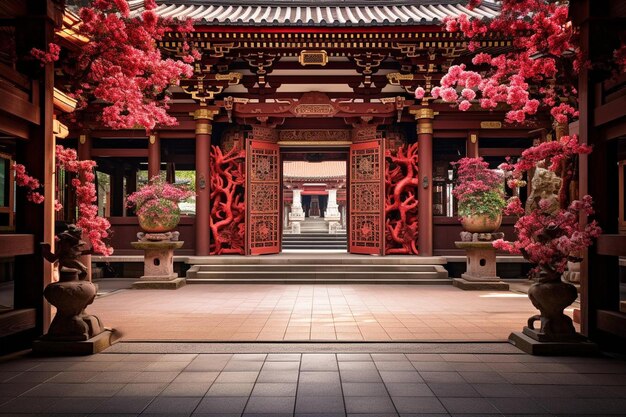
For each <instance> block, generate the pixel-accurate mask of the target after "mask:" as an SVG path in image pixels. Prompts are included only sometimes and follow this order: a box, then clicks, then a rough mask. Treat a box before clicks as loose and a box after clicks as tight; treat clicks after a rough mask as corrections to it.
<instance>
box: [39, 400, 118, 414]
mask: <svg viewBox="0 0 626 417" xmlns="http://www.w3.org/2000/svg"><path fill="white" fill-rule="evenodd" d="M37 400H38V401H39V399H37ZM104 401H108V400H107V399H104V398H101V397H65V398H59V400H58V401H56V402H55V403H54V404H53V405H52V406H51V407H50V408H48V409H46V413H51V414H72V413H91V412H92V411H94V410H95V409H96V408H98V406H99V405H100V404H102V402H104Z"/></svg>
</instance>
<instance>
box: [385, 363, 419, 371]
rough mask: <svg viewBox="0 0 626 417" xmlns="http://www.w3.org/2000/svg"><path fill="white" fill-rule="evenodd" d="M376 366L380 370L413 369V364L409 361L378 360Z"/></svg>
mask: <svg viewBox="0 0 626 417" xmlns="http://www.w3.org/2000/svg"><path fill="white" fill-rule="evenodd" d="M376 368H378V370H379V371H413V370H414V369H415V368H413V365H411V362H409V361H377V362H376Z"/></svg>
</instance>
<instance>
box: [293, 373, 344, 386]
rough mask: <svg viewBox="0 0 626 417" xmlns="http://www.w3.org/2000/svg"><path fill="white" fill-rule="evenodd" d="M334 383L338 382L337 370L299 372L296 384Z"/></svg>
mask: <svg viewBox="0 0 626 417" xmlns="http://www.w3.org/2000/svg"><path fill="white" fill-rule="evenodd" d="M309 383H331V384H332V383H336V384H339V372H300V379H299V380H298V384H299V385H302V384H309Z"/></svg>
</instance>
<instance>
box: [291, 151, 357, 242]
mask: <svg viewBox="0 0 626 417" xmlns="http://www.w3.org/2000/svg"><path fill="white" fill-rule="evenodd" d="M346 165H347V153H346V152H337V151H332V152H311V151H308V152H285V153H283V155H282V191H283V193H282V194H283V198H282V201H283V221H282V224H283V228H282V251H283V252H287V253H306V252H331V253H345V252H347V235H346V229H347V222H348V200H347V192H346V191H347V166H346Z"/></svg>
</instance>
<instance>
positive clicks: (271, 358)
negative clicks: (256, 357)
mask: <svg viewBox="0 0 626 417" xmlns="http://www.w3.org/2000/svg"><path fill="white" fill-rule="evenodd" d="M301 357H302V355H301V354H299V353H270V354H268V355H267V358H266V359H265V362H300V358H301Z"/></svg>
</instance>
